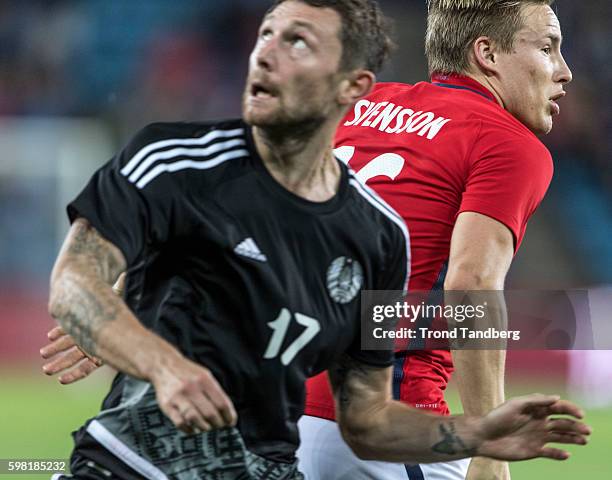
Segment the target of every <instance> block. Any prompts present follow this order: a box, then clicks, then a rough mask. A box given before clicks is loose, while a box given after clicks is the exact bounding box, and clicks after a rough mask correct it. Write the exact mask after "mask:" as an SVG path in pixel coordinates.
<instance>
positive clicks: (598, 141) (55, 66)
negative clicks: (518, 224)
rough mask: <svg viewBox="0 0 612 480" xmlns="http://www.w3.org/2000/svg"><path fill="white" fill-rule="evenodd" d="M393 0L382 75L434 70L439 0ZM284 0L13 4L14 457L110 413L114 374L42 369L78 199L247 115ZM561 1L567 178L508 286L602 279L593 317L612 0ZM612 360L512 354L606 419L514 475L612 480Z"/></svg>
mask: <svg viewBox="0 0 612 480" xmlns="http://www.w3.org/2000/svg"><path fill="white" fill-rule="evenodd" d="M381 3H382V4H383V7H384V8H385V10H386V12H387V13H388V14H389V15H390V16H391V17H392V18H394V19H395V25H396V37H397V40H398V45H399V49H398V50H397V52H396V54H395V56H394V60H393V62H392V64H391V65H390V67H389V68H387V70H386V72H385V73H384V75H382V79H385V80H396V81H406V82H416V81H419V80H423V79H426V78H427V70H426V63H425V58H424V55H423V33H424V27H425V15H426V9H425V2H424V0H397V1H392V0H382V1H381ZM268 5H269V2H267V1H265V0H225V1H223V2H219V1H213V0H180V1H170V0H127V1H126V0H27V1H22V0H0V325H1V326H2V334H0V459H2V458H4V459H7V458H12V457H17V458H66V457H67V456H68V453H69V451H70V448H71V439H70V437H69V432H70V431H71V430H73V429H74V428H75V427H77V426H78V425H80V423H81V422H82V421H83V420H84V419H85V418H87V416H89V415H91V414H92V413H93V412H94V411H96V409H97V408H98V405H99V403H100V400H101V398H102V395H103V393H104V392H105V389H106V387H107V385H108V381H109V378H110V377H109V373H108V372H106V373H102V372H98V373H97V374H96V375H94V377H93V378H90V379H88V380H87V381H85V382H83V383H82V384H80V385H76V386H73V387H61V386H60V385H59V384H57V382H56V380H54V379H49V378H45V377H44V376H43V375H42V374H41V373H40V364H41V361H40V360H39V358H38V349H39V348H40V346H41V345H42V344H44V343H45V332H46V331H47V330H48V329H49V328H50V327H51V326H52V322H51V320H50V319H49V317H48V315H47V313H46V298H47V293H48V286H47V284H48V277H49V273H50V270H51V267H52V262H53V260H54V257H55V255H56V252H57V250H58V248H59V245H60V242H61V239H62V238H63V236H64V234H65V232H66V229H67V222H66V220H65V215H64V205H65V204H66V202H67V201H68V200H69V199H70V198H71V197H72V196H73V195H74V194H76V193H77V191H78V190H79V189H80V188H81V187H82V186H83V185H84V182H85V181H86V179H87V178H88V177H89V176H90V175H91V173H92V172H93V170H94V169H95V168H97V167H98V166H99V165H101V164H102V163H103V162H104V161H106V160H107V159H108V158H110V156H111V155H112V154H113V152H115V151H116V150H117V149H118V148H119V147H120V145H121V144H123V143H124V142H125V141H126V140H127V139H128V137H129V136H130V134H131V133H133V132H134V131H135V130H136V129H138V128H140V127H141V126H143V125H144V124H146V123H148V122H152V121H157V120H199V119H212V118H220V117H226V116H234V115H238V114H239V108H240V93H241V88H242V83H243V79H244V75H245V72H246V64H247V56H248V53H249V50H250V48H251V46H252V44H253V41H254V38H255V32H256V29H257V26H258V23H259V20H260V18H261V14H262V13H263V11H264V10H265V9H266V7H267V6H268ZM555 8H556V9H557V10H558V14H559V17H560V20H561V24H562V27H563V31H564V36H565V40H564V54H565V56H566V59H567V61H568V63H569V64H570V66H571V67H572V69H573V73H574V82H573V83H572V84H571V85H570V86H569V88H568V92H569V95H568V96H567V97H566V98H565V99H563V100H562V102H561V108H562V114H561V116H560V117H558V118H557V119H556V121H555V128H554V131H553V133H552V134H551V135H549V136H548V137H547V138H546V139H545V142H546V144H547V145H548V146H549V147H550V149H551V150H552V152H553V155H554V158H555V166H556V171H555V178H554V180H553V183H552V186H551V189H550V192H549V194H548V196H547V198H546V199H545V201H544V202H543V204H542V206H541V208H540V210H539V212H538V213H537V215H536V216H535V218H534V219H533V220H532V222H531V224H530V228H529V232H528V235H527V237H526V240H525V243H524V245H523V248H522V250H521V252H520V253H519V255H518V257H517V258H516V261H515V263H514V265H513V267H512V271H511V274H510V278H509V282H508V286H509V287H510V288H533V289H572V288H581V289H583V288H588V289H589V295H590V297H589V298H590V300H591V302H592V304H591V308H592V310H593V311H598V312H599V318H600V319H601V320H602V321H607V320H609V319H610V311H611V310H612V308H611V307H612V245H611V243H612V202H611V200H612V167H611V163H610V162H611V147H612V110H611V107H612V90H611V89H610V85H611V84H612V50H611V49H610V45H611V43H612V2H610V1H609V0H585V1H582V2H577V1H572V0H558V1H557V2H556V7H555ZM611 370H612V352H608V351H599V352H511V353H510V354H509V374H508V391H509V392H510V393H512V394H517V393H523V392H527V391H531V390H534V389H536V390H540V391H544V392H560V393H563V394H565V395H569V396H570V397H571V398H575V399H578V400H580V401H581V402H583V404H584V405H585V406H586V407H587V412H588V417H587V418H588V420H589V421H590V422H591V424H592V425H593V426H594V427H595V433H594V435H593V439H592V443H591V445H590V446H589V447H587V448H584V449H580V450H579V451H578V450H577V451H576V453H575V456H574V457H573V458H572V459H571V460H570V461H569V462H567V463H565V464H561V465H557V464H553V463H551V462H545V461H538V462H529V463H523V464H520V465H517V466H515V467H513V473H514V477H515V478H518V479H540V478H556V479H558V480H562V479H569V478H576V477H577V476H578V475H581V476H583V477H584V478H593V479H609V478H612V466H610V463H609V456H610V454H611V453H612V371H611ZM451 397H452V398H454V402H453V403H454V404H455V405H457V404H458V402H457V401H456V394H454V393H451ZM47 477H48V476H47ZM0 478H8V476H0ZM19 478H25V477H24V476H20V477H19ZM32 478H34V477H32ZM38 478H45V477H38Z"/></svg>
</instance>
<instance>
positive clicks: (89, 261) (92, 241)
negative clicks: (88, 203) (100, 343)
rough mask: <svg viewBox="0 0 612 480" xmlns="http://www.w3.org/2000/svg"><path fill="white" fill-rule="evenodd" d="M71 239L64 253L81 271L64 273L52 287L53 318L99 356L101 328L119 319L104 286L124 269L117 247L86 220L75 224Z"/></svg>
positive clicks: (113, 298)
mask: <svg viewBox="0 0 612 480" xmlns="http://www.w3.org/2000/svg"><path fill="white" fill-rule="evenodd" d="M73 229H74V230H73V232H72V233H71V235H72V238H71V239H70V240H69V242H70V243H69V245H68V246H67V249H66V251H65V252H64V253H63V254H62V255H63V257H64V259H63V260H64V261H67V262H73V263H74V265H76V266H77V267H76V268H77V269H78V270H79V274H77V275H75V274H74V272H71V273H65V274H64V275H62V276H61V281H59V284H58V285H54V286H53V287H52V291H53V294H52V295H53V297H54V298H53V302H52V303H53V312H52V314H53V316H54V317H55V318H56V319H57V320H58V322H59V323H60V324H61V325H62V327H63V328H64V329H65V330H66V331H67V332H69V333H70V335H72V336H73V337H74V339H75V341H76V343H77V344H78V345H79V346H81V347H82V348H83V349H84V350H85V351H86V352H87V353H89V354H90V355H96V354H97V348H96V343H97V339H98V334H99V331H100V329H101V328H102V327H103V326H104V325H105V324H106V323H108V322H112V321H113V320H115V319H116V318H117V315H118V313H119V306H118V303H117V302H119V300H118V299H117V298H116V296H115V294H113V293H112V290H111V289H110V288H109V289H108V291H105V289H104V287H105V285H111V284H112V283H113V282H114V281H115V280H116V279H117V277H118V276H119V274H120V273H121V272H122V271H123V270H124V269H125V261H124V259H123V257H122V256H121V254H120V253H118V250H117V249H116V247H114V246H113V245H112V244H110V243H109V242H107V241H106V240H104V239H103V238H102V237H101V236H100V235H99V234H98V232H97V231H96V230H95V229H94V228H93V227H92V226H90V225H89V224H88V223H87V222H85V221H82V220H81V221H77V222H75V224H74V225H73Z"/></svg>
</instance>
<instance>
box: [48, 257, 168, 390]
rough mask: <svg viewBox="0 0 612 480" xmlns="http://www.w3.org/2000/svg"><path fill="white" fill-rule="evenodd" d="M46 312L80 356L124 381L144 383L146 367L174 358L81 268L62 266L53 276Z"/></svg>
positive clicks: (148, 371) (106, 286) (148, 372)
mask: <svg viewBox="0 0 612 480" xmlns="http://www.w3.org/2000/svg"><path fill="white" fill-rule="evenodd" d="M49 311H50V313H51V315H52V316H53V317H54V318H55V319H56V320H57V321H58V322H59V324H60V325H61V326H62V327H63V328H64V330H65V331H66V332H68V333H69V334H70V335H72V337H73V338H74V339H75V341H76V343H77V344H78V345H79V346H81V347H82V348H83V349H84V350H85V351H87V352H88V353H90V354H92V355H95V356H96V357H99V358H101V359H102V360H103V361H104V362H105V363H108V364H109V365H111V366H113V367H114V368H116V369H118V370H120V371H122V372H124V373H127V374H128V375H132V376H134V377H138V378H143V379H149V378H150V375H151V367H152V365H159V364H160V363H163V359H164V358H165V357H166V356H169V355H170V356H172V355H177V354H178V353H177V352H176V351H175V349H174V348H173V347H172V346H170V345H169V344H167V342H165V341H164V340H162V339H161V338H159V337H158V336H157V335H155V334H153V333H152V332H150V331H149V330H147V329H146V328H144V327H143V326H142V324H141V323H140V322H139V321H138V319H136V317H135V316H134V315H133V313H132V312H131V311H130V310H129V308H128V307H127V306H126V305H125V303H124V302H123V301H122V300H121V299H120V298H119V297H118V296H117V295H116V294H115V293H114V292H113V291H112V289H111V286H110V285H109V284H108V283H106V282H105V281H104V280H102V279H100V278H97V277H96V275H95V274H92V272H89V271H87V267H84V266H79V265H70V264H68V265H65V266H64V267H63V268H62V269H61V271H60V272H56V274H55V275H54V278H53V281H52V284H51V297H50V302H49Z"/></svg>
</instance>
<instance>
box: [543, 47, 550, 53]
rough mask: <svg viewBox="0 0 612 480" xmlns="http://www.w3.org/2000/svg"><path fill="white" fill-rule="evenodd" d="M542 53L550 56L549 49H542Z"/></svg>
mask: <svg viewBox="0 0 612 480" xmlns="http://www.w3.org/2000/svg"><path fill="white" fill-rule="evenodd" d="M542 51H543V52H544V53H545V54H546V55H550V47H544V48H543V49H542Z"/></svg>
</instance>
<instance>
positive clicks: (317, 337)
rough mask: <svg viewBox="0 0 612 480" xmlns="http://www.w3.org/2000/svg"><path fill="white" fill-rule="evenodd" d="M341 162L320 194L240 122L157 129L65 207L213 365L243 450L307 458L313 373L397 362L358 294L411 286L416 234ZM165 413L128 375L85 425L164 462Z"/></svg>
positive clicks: (166, 323) (165, 330)
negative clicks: (363, 323) (260, 149)
mask: <svg viewBox="0 0 612 480" xmlns="http://www.w3.org/2000/svg"><path fill="white" fill-rule="evenodd" d="M339 164H340V167H341V171H342V177H341V181H340V186H339V190H338V192H337V194H336V195H335V196H334V197H333V198H331V199H330V200H329V201H326V202H321V203H316V202H310V201H307V200H304V199H303V198H300V197H298V196H296V195H294V194H292V193H290V192H289V191H287V190H286V189H285V188H283V187H282V186H281V185H280V184H279V183H277V182H276V181H275V180H274V179H273V177H272V176H271V175H270V174H269V173H268V171H267V169H266V168H265V166H264V165H263V163H262V160H261V158H260V157H259V156H258V154H257V152H256V149H255V146H254V142H253V138H252V135H251V129H250V127H249V126H247V125H246V124H245V123H244V122H242V121H241V120H232V121H226V122H221V123H216V124H203V123H197V124H196V123H180V124H179V123H173V124H153V125H150V126H148V127H146V128H145V129H143V130H142V131H141V132H140V133H139V134H137V135H136V136H135V138H134V139H133V140H132V141H131V142H130V144H129V145H128V146H127V147H126V148H125V149H124V150H123V151H122V152H121V153H120V154H118V155H117V156H116V157H115V158H114V159H113V160H111V161H110V162H109V163H108V164H106V165H105V166H104V167H102V168H101V169H100V170H99V171H97V172H96V173H95V174H94V176H93V178H92V179H91V181H90V182H89V184H88V185H87V187H86V188H85V190H84V191H83V192H82V193H81V194H80V195H79V196H78V197H77V199H76V200H75V201H74V202H72V203H71V204H70V205H69V206H68V212H69V216H70V218H71V219H72V220H74V219H75V218H76V217H77V216H82V217H85V218H86V219H87V220H89V222H90V223H91V224H92V225H93V226H94V227H95V228H96V229H97V230H98V231H99V232H100V234H101V235H103V236H104V237H105V238H106V239H108V240H109V241H110V242H112V243H113V244H114V245H116V246H117V247H118V248H119V249H120V250H121V251H122V252H123V254H124V256H125V258H126V260H127V264H128V267H129V275H128V285H127V294H126V302H127V304H128V305H129V307H130V308H131V309H132V311H133V312H134V313H135V315H136V316H137V317H138V318H139V319H140V320H141V321H142V322H143V323H144V324H145V325H146V326H148V327H149V328H151V329H152V330H154V331H155V332H157V333H158V334H159V335H161V336H162V337H164V338H166V339H167V340H169V341H170V342H171V343H173V344H174V345H176V346H177V347H178V349H179V350H180V351H181V352H183V354H184V355H186V356H187V357H189V358H190V359H192V360H194V361H196V362H198V363H200V364H202V365H204V366H206V367H207V368H209V369H210V370H211V371H212V373H213V374H214V376H215V377H216V378H217V380H218V381H219V383H220V384H221V385H222V387H223V388H224V390H225V391H226V392H227V393H228V395H229V396H230V398H231V399H232V401H233V402H234V405H235V407H236V410H237V412H238V430H239V431H240V434H241V436H242V438H243V439H244V443H245V444H246V447H247V448H248V450H250V451H251V452H253V453H254V454H256V455H258V456H261V457H265V458H267V459H272V460H276V461H286V462H291V461H292V460H293V458H294V457H293V454H294V451H295V449H296V447H297V444H298V434H297V428H296V422H297V420H298V419H299V417H300V416H301V415H302V411H303V402H304V395H305V393H304V381H305V380H306V378H307V377H309V376H311V375H314V374H316V373H318V372H321V371H323V370H325V369H327V368H328V367H329V366H330V364H331V363H332V362H333V361H334V360H335V359H336V358H337V357H338V356H339V355H340V354H342V353H343V352H347V353H348V354H350V355H352V356H353V357H355V358H356V359H358V360H360V361H362V362H365V363H368V364H373V365H380V366H387V365H390V364H391V360H392V354H391V352H380V351H361V349H360V334H359V333H360V328H359V324H360V322H359V306H360V302H359V291H360V290H361V289H387V290H402V289H404V288H405V286H406V282H407V273H408V272H407V270H408V266H407V265H408V248H409V247H408V237H407V231H406V228H405V226H404V223H403V221H402V220H401V218H400V217H399V216H398V215H397V214H396V213H395V212H394V211H393V210H392V209H391V208H390V207H389V206H387V205H386V204H385V203H384V202H383V201H382V200H381V199H380V198H379V197H378V196H377V195H376V194H374V193H373V192H372V191H371V190H370V189H369V188H367V187H366V186H364V185H362V184H361V183H359V182H358V180H356V179H355V178H354V176H353V174H352V173H351V171H350V170H348V169H347V168H346V166H345V165H344V164H342V163H340V162H339ZM139 402H140V404H139ZM138 409H140V410H138ZM137 410H138V411H137ZM161 417H163V415H161ZM161 417H160V412H159V410H158V409H156V404H155V397H154V395H153V392H152V388H151V387H150V385H149V384H147V383H146V382H140V381H136V380H135V379H131V378H129V377H126V376H122V378H121V379H120V380H118V381H116V382H114V384H113V389H112V390H111V393H110V394H109V396H108V397H107V400H106V402H105V405H104V409H103V411H102V412H101V413H100V415H98V417H97V418H96V419H95V420H94V421H93V422H91V423H90V424H89V426H88V428H87V431H88V432H89V433H90V434H91V435H92V436H93V437H94V438H95V439H96V440H97V441H99V442H100V443H101V444H102V445H104V446H105V447H106V448H107V449H109V450H111V451H113V452H114V453H115V454H116V455H118V456H120V458H123V459H124V461H126V463H128V464H130V461H129V458H127V457H130V456H129V455H127V457H126V456H124V457H121V455H119V454H118V452H119V453H121V451H122V450H121V448H123V447H126V448H127V449H128V450H130V451H131V452H133V453H134V454H135V455H136V456H137V457H139V458H141V459H142V458H144V459H145V460H146V462H148V463H151V464H152V466H154V467H156V468H160V469H161V470H162V471H165V469H164V468H165V467H164V468H162V464H163V463H164V461H166V460H167V458H168V457H172V455H170V454H169V453H168V451H166V450H167V449H171V447H169V446H168V442H166V443H164V442H161V440H160V438H162V437H163V436H164V435H165V434H167V431H168V429H169V428H170V427H172V426H170V427H168V422H169V421H168V420H167V419H165V418H161ZM156 422H157V423H156ZM162 423H163V426H161V427H160V426H159V425H161V424H162ZM158 424H159V425H158ZM126 425H128V426H127V427H126ZM158 427H159V428H161V429H162V430H160V431H157V434H156V435H152V438H150V437H151V436H150V435H149V436H148V435H147V434H145V435H144V436H143V435H140V436H138V435H131V434H129V433H127V432H126V430H129V429H132V430H138V429H142V430H145V431H146V432H151V431H156V430H155V428H158ZM172 428H173V427H172ZM162 431H163V432H165V433H164V435H162V433H161V432H162ZM181 435H183V434H181ZM181 448H182V447H181ZM164 449H166V450H164ZM177 450H180V448H175V450H174V451H173V454H174V455H175V456H174V457H172V458H179V459H180V458H181V455H180V452H179V453H177ZM164 459H165V460H164ZM132 460H133V459H132ZM132 466H133V465H132ZM141 468H144V467H142V465H141ZM137 470H138V469H137ZM139 471H140V470H139ZM141 473H142V472H141Z"/></svg>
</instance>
